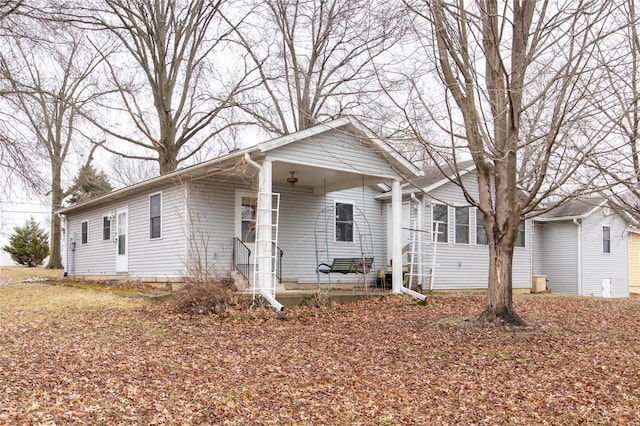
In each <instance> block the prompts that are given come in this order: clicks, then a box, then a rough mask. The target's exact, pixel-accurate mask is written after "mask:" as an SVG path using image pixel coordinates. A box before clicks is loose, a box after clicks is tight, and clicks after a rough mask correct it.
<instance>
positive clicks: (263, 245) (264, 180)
mask: <svg viewBox="0 0 640 426" xmlns="http://www.w3.org/2000/svg"><path fill="white" fill-rule="evenodd" d="M271 181H272V161H271V160H268V159H265V160H264V161H263V163H262V169H261V170H260V177H259V181H258V191H259V194H258V212H257V217H256V221H257V224H256V227H257V231H258V235H257V237H258V238H257V240H258V244H257V246H256V249H257V250H256V251H257V253H256V256H257V259H258V260H259V262H258V288H260V289H261V290H265V291H267V292H271V290H272V282H271V279H270V278H271V275H272V272H273V271H272V270H271V268H272V262H271V258H270V256H269V254H270V253H271V232H272V229H271V225H272V222H271V221H272V218H271V207H272V206H271V190H272V182H271ZM262 203H268V204H267V205H262Z"/></svg>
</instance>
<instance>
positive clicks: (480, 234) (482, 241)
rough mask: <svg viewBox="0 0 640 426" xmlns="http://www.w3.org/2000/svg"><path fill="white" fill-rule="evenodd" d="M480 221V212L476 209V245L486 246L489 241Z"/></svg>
mask: <svg viewBox="0 0 640 426" xmlns="http://www.w3.org/2000/svg"><path fill="white" fill-rule="evenodd" d="M482 219H483V218H482V210H480V209H476V245H479V246H486V245H488V244H489V239H488V238H487V231H485V230H484V225H483V224H482Z"/></svg>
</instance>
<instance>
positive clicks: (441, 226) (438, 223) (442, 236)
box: [431, 204, 449, 243]
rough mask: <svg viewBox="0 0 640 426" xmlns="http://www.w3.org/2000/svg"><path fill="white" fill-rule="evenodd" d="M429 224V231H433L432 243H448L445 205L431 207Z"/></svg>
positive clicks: (446, 208)
mask: <svg viewBox="0 0 640 426" xmlns="http://www.w3.org/2000/svg"><path fill="white" fill-rule="evenodd" d="M431 223H432V227H431V229H432V230H433V237H432V241H438V242H439V243H446V242H448V241H449V238H448V234H449V232H448V231H449V229H448V223H449V209H448V207H447V206H446V205H445V204H433V205H432V206H431Z"/></svg>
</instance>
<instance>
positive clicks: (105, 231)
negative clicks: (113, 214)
mask: <svg viewBox="0 0 640 426" xmlns="http://www.w3.org/2000/svg"><path fill="white" fill-rule="evenodd" d="M110 239H111V218H110V217H109V216H102V241H107V240H110Z"/></svg>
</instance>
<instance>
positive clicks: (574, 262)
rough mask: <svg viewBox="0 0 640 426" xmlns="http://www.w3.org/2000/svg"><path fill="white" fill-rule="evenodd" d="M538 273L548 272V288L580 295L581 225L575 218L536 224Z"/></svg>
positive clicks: (545, 273)
mask: <svg viewBox="0 0 640 426" xmlns="http://www.w3.org/2000/svg"><path fill="white" fill-rule="evenodd" d="M535 229H536V234H537V235H538V238H536V241H538V242H539V246H538V247H536V258H537V259H538V260H537V261H536V264H539V265H540V266H539V268H540V269H539V270H537V271H536V274H539V275H546V277H547V287H548V288H549V289H550V290H551V291H552V292H554V293H567V294H578V292H579V289H578V279H579V270H578V238H579V234H580V229H579V227H578V226H577V225H576V224H574V223H573V222H572V221H561V222H539V223H537V224H536V228H535Z"/></svg>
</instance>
